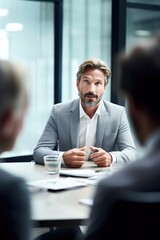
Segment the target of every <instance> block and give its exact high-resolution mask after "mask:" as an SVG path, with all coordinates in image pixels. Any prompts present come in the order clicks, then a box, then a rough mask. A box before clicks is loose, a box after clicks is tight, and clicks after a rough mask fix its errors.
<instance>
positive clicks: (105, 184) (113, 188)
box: [84, 136, 160, 240]
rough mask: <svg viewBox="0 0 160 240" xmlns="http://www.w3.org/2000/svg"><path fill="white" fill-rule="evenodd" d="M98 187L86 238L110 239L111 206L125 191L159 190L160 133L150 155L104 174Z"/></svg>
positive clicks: (85, 239)
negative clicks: (108, 236) (108, 225)
mask: <svg viewBox="0 0 160 240" xmlns="http://www.w3.org/2000/svg"><path fill="white" fill-rule="evenodd" d="M96 189H97V190H96V192H95V197H94V203H93V207H92V209H91V214H90V218H89V222H88V228H87V231H86V233H85V237H84V240H99V239H101V240H105V239H107V224H106V223H107V220H108V217H109V210H110V208H111V206H112V203H113V201H114V200H116V199H117V198H118V196H119V194H121V193H122V192H123V191H127V190H129V191H140V192H152V191H160V136H159V139H158V140H157V142H156V144H155V145H154V147H153V148H152V150H151V151H150V153H148V154H147V156H145V157H143V158H141V159H139V160H138V159H137V160H136V161H135V162H133V163H131V164H129V165H127V166H125V167H124V168H123V169H121V170H119V171H118V172H116V173H114V174H113V175H112V176H109V177H107V178H104V179H103V180H101V181H100V182H99V184H98V186H97V188H96ZM122 221H123V216H122ZM115 231H116V229H115ZM124 231H126V229H125V226H124ZM108 232H109V229H108Z"/></svg>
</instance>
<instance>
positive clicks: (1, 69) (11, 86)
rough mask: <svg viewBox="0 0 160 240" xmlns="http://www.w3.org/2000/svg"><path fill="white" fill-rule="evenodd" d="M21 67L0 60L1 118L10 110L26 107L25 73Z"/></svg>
mask: <svg viewBox="0 0 160 240" xmlns="http://www.w3.org/2000/svg"><path fill="white" fill-rule="evenodd" d="M23 70H24V69H23V68H20V65H18V64H16V63H13V62H11V61H8V60H0V116H1V115H2V114H3V113H4V112H5V111H8V110H13V111H14V110H18V109H20V107H21V108H22V107H23V106H24V105H23V103H24V94H26V88H25V84H24V77H25V74H26V73H25V71H23Z"/></svg>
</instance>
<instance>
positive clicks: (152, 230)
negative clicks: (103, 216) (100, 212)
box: [105, 192, 160, 240]
mask: <svg viewBox="0 0 160 240" xmlns="http://www.w3.org/2000/svg"><path fill="white" fill-rule="evenodd" d="M105 235H106V238H105V239H107V240H111V239H112V240H113V239H114V240H121V239H122V240H126V239H127V240H132V239H134V240H135V239H137V240H142V239H145V240H146V239H151V240H155V239H160V192H125V193H122V194H119V195H118V198H117V200H115V202H114V203H113V205H112V207H111V210H110V215H109V217H108V220H107V221H106V234H105Z"/></svg>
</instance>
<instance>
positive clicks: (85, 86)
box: [77, 58, 111, 107]
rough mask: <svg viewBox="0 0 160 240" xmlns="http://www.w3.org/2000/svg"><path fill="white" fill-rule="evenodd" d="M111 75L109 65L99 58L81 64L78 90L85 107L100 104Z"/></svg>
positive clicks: (78, 74)
mask: <svg viewBox="0 0 160 240" xmlns="http://www.w3.org/2000/svg"><path fill="white" fill-rule="evenodd" d="M110 75H111V72H110V69H109V67H108V66H107V64H106V63H105V62H103V61H102V60H100V59H98V58H91V59H88V60H86V61H84V62H83V63H81V64H80V66H79V69H78V72H77V89H78V93H79V96H80V98H81V102H82V105H83V106H84V107H94V106H96V105H98V104H99V102H100V100H101V99H102V97H103V94H104V92H105V90H106V85H107V83H108V81H109V78H110Z"/></svg>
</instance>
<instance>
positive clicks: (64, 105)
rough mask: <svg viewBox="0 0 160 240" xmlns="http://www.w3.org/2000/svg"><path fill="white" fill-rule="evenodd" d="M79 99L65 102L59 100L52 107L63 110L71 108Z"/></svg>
mask: <svg viewBox="0 0 160 240" xmlns="http://www.w3.org/2000/svg"><path fill="white" fill-rule="evenodd" d="M78 102H79V99H74V100H68V101H66V102H60V103H56V104H54V105H53V108H54V109H56V110H65V109H71V108H72V106H74V105H78Z"/></svg>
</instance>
